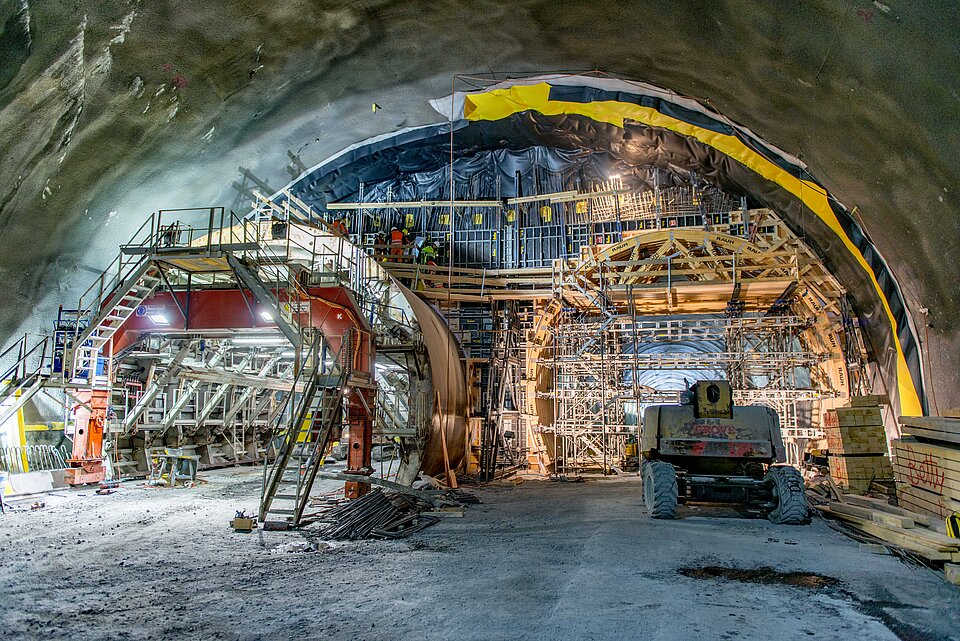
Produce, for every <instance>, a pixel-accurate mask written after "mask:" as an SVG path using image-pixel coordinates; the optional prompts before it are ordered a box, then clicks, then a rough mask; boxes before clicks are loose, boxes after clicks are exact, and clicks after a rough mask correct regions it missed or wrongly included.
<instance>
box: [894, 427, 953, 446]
mask: <svg viewBox="0 0 960 641" xmlns="http://www.w3.org/2000/svg"><path fill="white" fill-rule="evenodd" d="M900 431H901V432H903V433H904V434H905V435H910V436H916V437H918V438H924V439H929V440H931V441H940V442H943V443H953V444H955V445H960V434H950V433H948V432H938V431H936V430H928V429H926V428H923V427H912V426H909V425H904V426H903V427H902V428H901V430H900Z"/></svg>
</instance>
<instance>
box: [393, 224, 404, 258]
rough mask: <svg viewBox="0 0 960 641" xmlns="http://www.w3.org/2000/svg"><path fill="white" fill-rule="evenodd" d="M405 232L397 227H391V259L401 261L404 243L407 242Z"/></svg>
mask: <svg viewBox="0 0 960 641" xmlns="http://www.w3.org/2000/svg"><path fill="white" fill-rule="evenodd" d="M405 240H406V239H405V238H404V233H403V232H402V231H400V230H399V229H397V228H396V227H391V228H390V256H391V258H390V260H392V261H394V262H399V261H400V256H403V245H404V244H405Z"/></svg>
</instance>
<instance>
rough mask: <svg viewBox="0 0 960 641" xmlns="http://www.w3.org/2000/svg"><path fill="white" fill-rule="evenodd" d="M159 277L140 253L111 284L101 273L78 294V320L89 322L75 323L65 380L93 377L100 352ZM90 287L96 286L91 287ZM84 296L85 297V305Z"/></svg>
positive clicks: (157, 281) (155, 267)
mask: <svg viewBox="0 0 960 641" xmlns="http://www.w3.org/2000/svg"><path fill="white" fill-rule="evenodd" d="M121 266H122V263H121ZM106 273H107V272H104V275H106ZM161 280H162V277H161V275H160V267H159V266H158V265H157V264H156V263H155V262H154V261H152V260H150V259H149V258H147V257H144V258H141V259H140V260H139V261H137V262H136V263H134V264H133V265H132V266H130V267H129V268H128V269H127V270H126V272H125V273H124V274H118V275H117V276H116V277H115V278H114V281H113V282H115V283H116V284H115V286H113V287H109V285H110V284H112V283H104V276H101V277H100V279H99V280H98V281H97V282H96V283H94V284H93V285H91V287H90V289H88V290H87V293H86V294H84V296H83V297H81V299H80V300H81V307H80V309H78V310H77V311H76V316H77V320H78V321H80V322H81V323H82V322H83V321H85V320H87V319H89V323H88V324H87V325H86V328H85V329H82V330H81V329H80V326H81V325H80V323H78V324H77V334H76V335H75V336H74V338H73V343H72V347H71V350H70V351H71V353H72V358H70V359H67V362H72V364H73V366H72V369H71V370H70V371H69V373H66V372H65V373H64V378H65V379H66V380H71V381H77V380H78V379H82V380H86V381H87V382H90V383H92V382H94V381H95V379H96V378H97V373H96V372H97V359H98V358H99V356H100V353H101V352H102V351H103V349H104V347H105V346H106V345H107V343H109V342H110V339H111V338H113V335H114V334H115V333H116V332H117V330H118V329H120V327H121V326H122V325H123V324H124V322H126V320H127V319H128V318H130V317H131V316H133V314H135V313H136V311H137V308H138V307H140V305H141V304H143V302H144V301H145V300H146V299H147V298H148V297H149V296H151V295H152V294H153V293H154V292H155V291H156V289H157V286H159V285H160V282H161ZM107 287H109V288H107ZM94 288H98V289H97V290H96V291H95V290H94ZM84 300H87V301H89V302H88V303H87V304H86V305H85V306H84V305H83V302H84Z"/></svg>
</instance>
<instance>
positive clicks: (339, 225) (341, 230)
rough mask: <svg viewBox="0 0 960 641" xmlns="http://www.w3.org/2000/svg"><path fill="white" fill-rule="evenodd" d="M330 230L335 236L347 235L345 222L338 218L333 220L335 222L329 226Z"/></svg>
mask: <svg viewBox="0 0 960 641" xmlns="http://www.w3.org/2000/svg"><path fill="white" fill-rule="evenodd" d="M330 229H332V230H333V233H335V234H339V235H341V236H346V235H347V233H348V232H347V221H345V220H344V219H343V218H338V219H337V220H335V221H334V222H333V224H332V225H330Z"/></svg>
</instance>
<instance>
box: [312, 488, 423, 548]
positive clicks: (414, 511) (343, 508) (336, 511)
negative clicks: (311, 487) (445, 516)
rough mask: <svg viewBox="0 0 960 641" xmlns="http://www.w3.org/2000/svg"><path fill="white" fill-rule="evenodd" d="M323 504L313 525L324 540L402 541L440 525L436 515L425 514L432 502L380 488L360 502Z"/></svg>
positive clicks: (343, 501) (317, 535) (334, 500)
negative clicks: (415, 533)
mask: <svg viewBox="0 0 960 641" xmlns="http://www.w3.org/2000/svg"><path fill="white" fill-rule="evenodd" d="M323 503H325V505H323V506H321V511H320V512H319V513H317V514H316V515H315V516H313V517H312V518H311V521H312V524H311V526H310V530H311V534H312V535H313V536H315V537H318V538H321V539H333V540H352V541H355V540H358V539H402V538H404V537H406V536H409V535H411V534H413V533H414V532H419V531H421V530H424V529H426V528H428V527H430V526H431V525H435V524H436V523H439V522H440V519H439V518H438V517H436V516H430V515H428V514H422V513H423V512H428V511H430V510H432V509H434V506H433V505H431V504H430V503H428V502H426V501H423V500H421V499H418V498H416V497H414V496H410V495H408V494H400V493H393V492H390V493H387V492H384V491H383V490H382V489H380V488H375V489H373V490H372V491H370V492H368V493H367V494H364V495H363V496H361V497H360V498H359V499H353V500H349V501H348V500H337V499H331V498H324V499H323ZM314 526H316V527H314Z"/></svg>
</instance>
